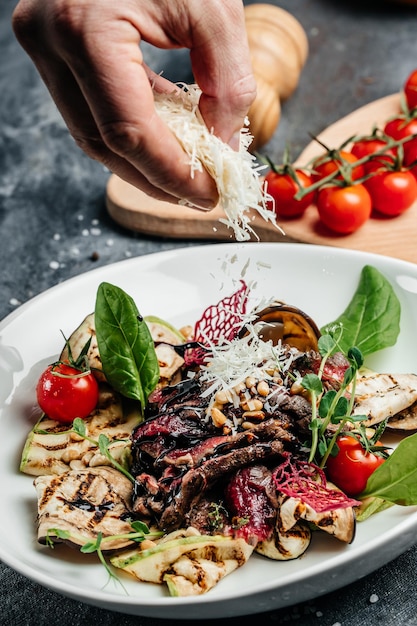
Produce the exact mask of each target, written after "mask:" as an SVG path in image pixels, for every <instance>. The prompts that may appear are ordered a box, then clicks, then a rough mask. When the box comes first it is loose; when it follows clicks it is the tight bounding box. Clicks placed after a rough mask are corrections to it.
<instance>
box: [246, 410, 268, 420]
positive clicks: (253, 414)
mask: <svg viewBox="0 0 417 626" xmlns="http://www.w3.org/2000/svg"><path fill="white" fill-rule="evenodd" d="M242 417H243V418H247V417H249V418H251V419H255V420H263V419H264V417H265V413H264V412H263V411H245V412H244V413H243V415H242Z"/></svg>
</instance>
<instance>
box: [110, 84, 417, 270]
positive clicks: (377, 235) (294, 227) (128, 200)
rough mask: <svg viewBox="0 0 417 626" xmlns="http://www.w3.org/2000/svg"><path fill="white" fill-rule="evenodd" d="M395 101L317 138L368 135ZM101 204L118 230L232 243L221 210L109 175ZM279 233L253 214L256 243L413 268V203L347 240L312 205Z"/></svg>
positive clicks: (306, 155) (416, 241) (416, 213)
mask: <svg viewBox="0 0 417 626" xmlns="http://www.w3.org/2000/svg"><path fill="white" fill-rule="evenodd" d="M399 109H400V96H399V94H393V95H391V96H387V97H385V98H381V99H380V100H376V101H375V102H372V103H370V104H367V105H366V106H363V107H361V108H360V109H357V110H356V111H354V112H353V113H351V114H350V115H348V116H346V117H344V118H343V119H341V120H339V121H338V122H336V123H335V124H332V125H331V126H329V127H328V128H327V129H326V130H324V131H323V132H322V133H321V134H320V135H319V139H320V140H321V141H322V142H323V143H324V144H325V145H327V146H328V147H329V148H337V147H338V146H340V144H341V143H342V142H344V141H345V140H346V139H348V138H349V137H351V136H353V135H360V134H369V133H371V132H372V130H373V128H374V126H376V125H379V126H382V125H383V123H384V122H385V121H386V120H387V119H388V118H389V117H391V116H393V115H395V114H396V113H397V112H399ZM322 151H323V149H322V148H321V146H320V145H319V144H318V143H317V142H315V141H313V142H311V143H310V144H309V145H308V146H307V147H306V148H305V150H304V151H303V152H302V153H301V154H300V156H299V157H298V159H297V164H299V165H305V164H306V163H307V162H308V161H310V160H311V158H312V157H314V156H316V155H317V154H321V153H322ZM106 205H107V210H108V212H109V215H110V216H111V217H112V218H113V219H114V220H115V221H116V222H117V223H118V224H120V225H121V226H123V227H125V228H127V229H129V230H133V231H136V232H140V233H143V234H145V235H151V236H159V237H165V238H175V239H207V240H208V239H214V240H218V241H235V239H234V237H233V233H232V231H231V230H230V229H228V228H227V227H226V226H225V225H224V224H222V223H221V222H219V221H218V220H219V217H221V216H222V215H223V210H222V208H221V207H220V206H217V207H216V208H215V209H213V210H212V211H209V212H206V211H196V210H195V209H190V208H187V207H180V206H176V205H173V204H170V203H168V202H161V201H159V200H155V199H153V198H150V197H149V196H147V195H146V194H144V193H143V192H141V191H139V190H138V189H136V188H135V187H132V186H131V185H129V184H128V183H126V182H124V181H123V180H121V179H120V178H119V177H117V176H116V175H114V174H113V175H112V176H111V177H110V179H109V181H108V185H107V195H106ZM279 224H280V226H281V228H282V230H283V231H284V232H281V231H280V230H279V229H277V228H275V227H274V226H273V225H272V224H270V223H266V222H265V221H264V220H262V219H261V218H260V217H259V216H258V215H257V214H256V215H255V216H254V221H253V228H254V230H255V232H256V233H257V235H258V237H259V240H260V241H284V242H303V243H313V244H320V245H330V246H340V247H343V248H351V249H354V250H364V251H368V252H376V253H379V254H385V255H388V256H393V257H397V258H400V259H404V260H406V261H411V262H413V263H417V202H416V203H415V204H414V205H413V206H412V207H411V208H410V209H409V210H408V211H406V213H404V214H403V215H401V216H399V217H395V218H383V217H381V218H375V217H372V218H371V219H370V220H368V222H367V223H366V224H365V225H364V226H363V227H362V228H361V229H359V230H358V231H356V232H355V233H353V234H351V235H340V236H338V235H334V234H332V233H330V232H329V231H327V230H326V229H325V227H324V226H323V225H322V224H320V222H319V220H318V216H317V210H316V208H315V207H314V206H311V207H309V208H308V209H307V211H306V212H305V214H304V215H303V216H302V217H300V218H297V219H294V220H283V219H281V220H280V221H279Z"/></svg>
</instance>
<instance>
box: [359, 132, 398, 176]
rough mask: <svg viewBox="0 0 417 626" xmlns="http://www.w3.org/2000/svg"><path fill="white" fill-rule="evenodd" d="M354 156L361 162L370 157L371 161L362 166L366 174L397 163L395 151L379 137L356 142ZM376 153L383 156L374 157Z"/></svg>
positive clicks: (365, 138) (364, 138)
mask: <svg viewBox="0 0 417 626" xmlns="http://www.w3.org/2000/svg"><path fill="white" fill-rule="evenodd" d="M351 152H352V154H353V155H354V156H355V157H356V158H357V159H358V160H359V159H363V158H365V157H368V158H369V160H368V161H367V162H366V163H363V164H362V167H363V169H364V172H365V174H368V173H369V172H371V171H375V170H376V169H381V168H384V167H386V165H387V164H393V163H395V152H396V151H395V149H394V148H388V147H387V142H386V141H384V140H383V139H379V138H378V137H372V136H370V137H363V138H361V139H358V140H356V141H355V142H354V143H353V145H352V148H351ZM376 152H383V154H380V155H377V156H373V155H375V153H376Z"/></svg>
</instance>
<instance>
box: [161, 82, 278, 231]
mask: <svg viewBox="0 0 417 626" xmlns="http://www.w3.org/2000/svg"><path fill="white" fill-rule="evenodd" d="M180 87H181V88H180V89H179V90H178V91H176V92H173V93H171V94H161V93H156V92H155V93H154V98H155V108H156V111H157V113H158V115H159V116H160V117H161V119H162V120H163V121H164V122H165V124H166V125H167V126H168V127H169V129H170V130H171V131H172V132H173V134H174V135H175V137H176V138H177V139H178V141H179V142H180V143H181V145H182V147H183V148H184V150H185V152H186V154H187V155H188V157H189V159H190V167H191V176H194V172H196V171H203V168H205V169H206V170H207V171H208V173H209V174H210V176H211V177H212V178H213V179H214V181H215V182H216V185H217V189H218V193H219V199H220V205H221V206H222V208H223V210H224V213H225V217H224V218H220V219H219V221H220V222H222V223H223V224H226V226H227V227H228V228H232V229H233V231H234V235H235V238H236V240H237V241H247V240H248V239H250V238H251V236H252V235H254V236H255V237H256V238H258V237H257V235H256V232H255V231H254V230H253V228H252V226H251V224H250V222H251V221H253V219H254V214H253V211H255V212H257V213H258V214H259V215H260V216H261V217H262V218H263V219H264V220H266V221H270V222H272V223H273V224H274V225H275V226H276V227H277V228H279V227H278V225H277V224H276V216H275V213H274V211H273V210H271V209H268V207H267V204H266V201H267V198H268V196H266V195H265V193H264V191H263V189H262V183H261V179H260V177H259V171H260V169H261V167H259V166H256V163H255V158H254V157H253V155H251V154H250V152H249V151H248V147H249V146H250V144H251V142H252V135H250V133H249V132H248V129H247V128H242V129H241V131H240V146H239V150H238V151H236V150H233V149H232V148H231V147H230V146H229V145H227V144H225V143H224V142H223V141H221V139H219V138H218V137H216V136H215V135H214V134H213V133H212V132H210V130H209V129H208V128H207V126H206V125H205V123H204V121H203V119H202V117H201V114H200V112H199V109H198V102H199V98H200V94H201V91H200V89H199V88H198V87H197V86H196V85H186V86H184V85H183V86H180ZM184 204H185V203H184ZM251 210H252V214H251Z"/></svg>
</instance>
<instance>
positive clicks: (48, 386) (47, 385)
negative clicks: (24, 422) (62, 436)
mask: <svg viewBox="0 0 417 626" xmlns="http://www.w3.org/2000/svg"><path fill="white" fill-rule="evenodd" d="M98 395H99V388H98V383H97V381H96V379H95V378H94V375H93V374H92V373H91V372H80V370H78V369H76V368H74V367H71V366H70V365H66V364H65V363H57V364H53V365H49V366H48V367H47V368H46V370H45V371H44V372H43V374H42V375H41V377H40V378H39V381H38V384H37V386H36V396H37V399H38V404H39V406H40V408H41V409H42V411H43V412H44V413H45V414H46V415H47V416H48V417H50V418H51V419H53V420H56V421H57V422H64V423H71V422H73V421H74V420H75V418H76V417H80V418H81V419H84V418H86V417H87V416H88V415H89V414H90V413H91V412H92V411H93V410H94V409H95V407H96V405H97V401H98Z"/></svg>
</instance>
